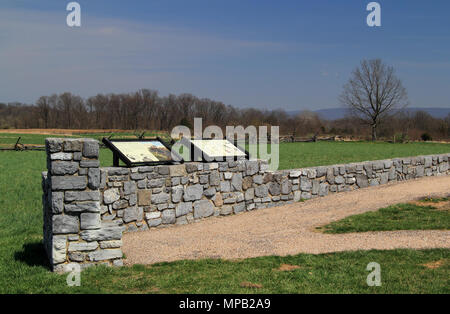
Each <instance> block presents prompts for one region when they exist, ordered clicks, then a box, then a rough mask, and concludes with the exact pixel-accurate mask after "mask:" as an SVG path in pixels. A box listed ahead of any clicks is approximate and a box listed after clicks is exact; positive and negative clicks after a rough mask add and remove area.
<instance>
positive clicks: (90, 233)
mask: <svg viewBox="0 0 450 314" xmlns="http://www.w3.org/2000/svg"><path fill="white" fill-rule="evenodd" d="M122 232H123V227H119V226H107V227H102V228H100V229H97V230H83V231H81V232H80V236H81V239H83V240H85V241H88V242H91V241H106V240H121V239H122Z"/></svg>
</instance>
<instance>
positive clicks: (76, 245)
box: [69, 241, 98, 252]
mask: <svg viewBox="0 0 450 314" xmlns="http://www.w3.org/2000/svg"><path fill="white" fill-rule="evenodd" d="M97 248H98V242H97V241H93V242H70V243H69V252H77V251H81V252H85V251H94V250H96V249H97Z"/></svg>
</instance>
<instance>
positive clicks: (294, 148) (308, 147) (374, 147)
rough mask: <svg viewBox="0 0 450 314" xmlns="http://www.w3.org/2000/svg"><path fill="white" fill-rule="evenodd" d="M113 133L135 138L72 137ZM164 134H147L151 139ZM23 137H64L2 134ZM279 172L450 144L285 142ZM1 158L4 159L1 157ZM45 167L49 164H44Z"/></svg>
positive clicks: (8, 142) (4, 141)
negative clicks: (109, 136) (280, 170)
mask: <svg viewBox="0 0 450 314" xmlns="http://www.w3.org/2000/svg"><path fill="white" fill-rule="evenodd" d="M110 134H112V135H113V136H114V138H135V137H134V135H133V133H104V134H102V133H92V134H81V135H73V136H70V137H91V138H95V139H97V140H101V139H102V138H103V137H104V136H108V135H110ZM157 135H160V136H162V137H164V136H163V135H164V134H156V133H154V132H153V133H152V132H148V133H146V136H147V137H153V136H157ZM19 136H21V137H22V139H21V141H20V142H21V143H22V144H40V145H44V143H45V138H47V137H62V136H60V135H42V134H9V133H0V147H7V146H8V147H11V146H12V145H14V144H15V143H16V141H17V138H18V137H19ZM279 153H280V163H279V169H294V168H303V167H312V166H324V165H333V164H343V163H350V162H359V161H366V160H380V159H389V158H395V157H408V156H419V155H431V154H443V153H450V144H441V143H419V142H418V143H407V144H401V143H397V144H392V143H384V142H376V143H372V142H317V143H281V144H280V145H279ZM0 158H1V157H0ZM100 162H101V164H102V166H111V165H112V154H110V153H109V151H108V150H107V149H104V150H102V153H101V156H100ZM42 165H43V166H44V165H45V164H42Z"/></svg>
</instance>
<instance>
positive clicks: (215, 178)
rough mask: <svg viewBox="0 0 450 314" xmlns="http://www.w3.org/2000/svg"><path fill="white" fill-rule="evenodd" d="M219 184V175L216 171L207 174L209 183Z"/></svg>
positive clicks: (211, 184) (212, 184)
mask: <svg viewBox="0 0 450 314" xmlns="http://www.w3.org/2000/svg"><path fill="white" fill-rule="evenodd" d="M219 184H220V176H219V172H218V171H213V172H211V173H210V175H209V185H210V186H218V185H219Z"/></svg>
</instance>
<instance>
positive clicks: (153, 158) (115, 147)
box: [103, 137, 182, 167]
mask: <svg viewBox="0 0 450 314" xmlns="http://www.w3.org/2000/svg"><path fill="white" fill-rule="evenodd" d="M103 143H104V144H105V145H106V146H107V147H108V148H109V149H111V150H112V152H113V153H114V166H115V167H117V166H119V159H120V160H122V161H123V162H124V163H125V164H126V165H127V166H128V167H131V166H140V165H161V164H172V163H173V162H174V160H173V159H172V153H171V149H170V147H169V146H168V145H167V144H166V143H164V141H163V140H162V139H160V138H159V137H158V138H156V139H136V140H128V139H116V140H110V139H107V138H103ZM177 157H179V156H177ZM178 160H180V161H182V158H181V157H179V158H178Z"/></svg>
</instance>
